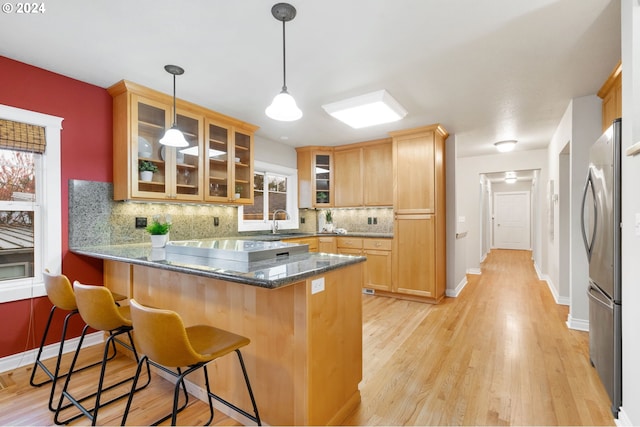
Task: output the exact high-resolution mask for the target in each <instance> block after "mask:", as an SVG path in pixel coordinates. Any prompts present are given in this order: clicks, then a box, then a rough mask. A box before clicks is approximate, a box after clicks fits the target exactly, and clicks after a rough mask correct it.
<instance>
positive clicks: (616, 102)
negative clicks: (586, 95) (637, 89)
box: [598, 62, 622, 132]
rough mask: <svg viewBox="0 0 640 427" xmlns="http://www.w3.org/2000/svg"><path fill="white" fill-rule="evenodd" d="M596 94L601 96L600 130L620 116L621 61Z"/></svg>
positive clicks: (606, 127) (607, 126) (603, 129)
mask: <svg viewBox="0 0 640 427" xmlns="http://www.w3.org/2000/svg"><path fill="white" fill-rule="evenodd" d="M598 96H599V97H600V98H602V131H603V132H604V131H605V130H607V129H608V128H609V126H611V122H613V121H614V120H615V119H617V118H619V117H622V62H618V65H616V67H615V68H614V70H613V71H612V72H611V74H610V75H609V78H607V81H605V82H604V84H603V85H602V87H601V88H600V90H599V91H598Z"/></svg>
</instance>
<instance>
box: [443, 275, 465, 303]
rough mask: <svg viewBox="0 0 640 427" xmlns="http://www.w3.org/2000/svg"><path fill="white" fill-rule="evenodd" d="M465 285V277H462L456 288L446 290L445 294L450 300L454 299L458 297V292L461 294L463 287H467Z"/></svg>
mask: <svg viewBox="0 0 640 427" xmlns="http://www.w3.org/2000/svg"><path fill="white" fill-rule="evenodd" d="M467 283H468V282H467V276H464V278H463V279H462V280H461V281H460V283H458V286H456V287H455V289H447V291H446V293H445V294H446V295H447V296H448V297H450V298H455V297H457V296H458V295H460V292H462V290H463V289H464V287H465V286H467Z"/></svg>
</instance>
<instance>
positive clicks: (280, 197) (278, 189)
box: [238, 161, 298, 231]
mask: <svg viewBox="0 0 640 427" xmlns="http://www.w3.org/2000/svg"><path fill="white" fill-rule="evenodd" d="M254 169H255V172H254V178H253V205H251V206H241V207H239V208H238V231H259V230H269V231H270V230H271V228H272V226H273V214H274V212H276V211H278V210H280V211H282V210H284V211H285V212H286V213H287V214H288V217H287V215H286V214H285V213H283V212H278V213H277V215H276V219H277V222H278V229H280V230H286V229H295V228H298V174H297V171H296V170H295V169H290V168H286V167H284V166H278V165H272V164H268V163H264V162H260V161H256V162H255V166H254Z"/></svg>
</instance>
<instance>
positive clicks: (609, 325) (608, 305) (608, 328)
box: [581, 119, 622, 418]
mask: <svg viewBox="0 0 640 427" xmlns="http://www.w3.org/2000/svg"><path fill="white" fill-rule="evenodd" d="M620 126H621V120H620V119H616V120H614V121H613V124H612V125H611V127H609V129H607V131H606V132H605V133H604V134H603V135H602V136H601V137H600V138H598V140H597V141H596V142H595V143H594V144H593V146H592V147H591V149H590V151H589V171H588V174H587V182H586V184H585V188H584V194H583V197H582V215H581V219H582V238H583V239H584V244H585V248H586V250H587V258H588V260H589V286H588V290H587V293H588V295H589V356H590V358H591V364H592V365H593V366H594V367H595V369H596V370H597V372H598V375H599V376H600V379H601V380H602V383H603V384H604V386H605V388H606V389H607V392H608V393H609V397H610V398H611V412H613V415H614V416H615V417H616V418H617V417H618V411H619V409H620V406H621V405H622V333H621V327H622V319H621V309H622V295H621V261H620V250H621V216H620V215H621V213H620V209H621V201H620V198H621V192H620V186H621V175H620V163H621V155H620V151H621V144H620V131H621V129H620Z"/></svg>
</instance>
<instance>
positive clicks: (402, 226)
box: [393, 215, 438, 298]
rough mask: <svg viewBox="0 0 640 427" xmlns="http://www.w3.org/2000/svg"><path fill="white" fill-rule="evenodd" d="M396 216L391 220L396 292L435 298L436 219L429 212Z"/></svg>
mask: <svg viewBox="0 0 640 427" xmlns="http://www.w3.org/2000/svg"><path fill="white" fill-rule="evenodd" d="M405 217H407V218H406V219H405V218H401V216H400V215H399V216H398V217H397V218H396V220H395V223H394V247H393V257H394V259H395V261H394V266H395V267H396V269H395V277H396V279H395V283H394V286H395V291H396V292H399V293H404V294H408V295H417V296H422V297H430V298H437V297H438V296H437V295H435V290H436V283H435V281H436V270H435V268H436V263H435V257H436V254H435V243H436V241H435V218H434V217H433V216H432V215H406V216H405Z"/></svg>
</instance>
